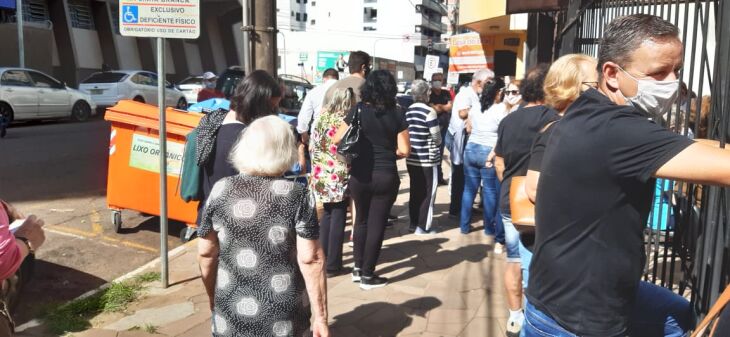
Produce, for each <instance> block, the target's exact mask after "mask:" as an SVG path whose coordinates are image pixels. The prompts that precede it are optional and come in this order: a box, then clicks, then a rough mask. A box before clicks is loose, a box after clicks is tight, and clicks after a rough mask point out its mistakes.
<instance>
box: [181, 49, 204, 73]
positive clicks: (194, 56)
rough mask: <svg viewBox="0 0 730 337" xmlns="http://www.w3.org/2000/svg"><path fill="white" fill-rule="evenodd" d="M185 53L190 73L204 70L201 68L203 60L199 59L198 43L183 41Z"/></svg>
mask: <svg viewBox="0 0 730 337" xmlns="http://www.w3.org/2000/svg"><path fill="white" fill-rule="evenodd" d="M183 46H184V48H185V55H186V56H187V61H188V69H190V75H196V74H202V73H203V72H205V71H206V70H204V69H203V62H202V61H201V60H200V49H198V44H197V43H194V42H187V41H185V42H183Z"/></svg>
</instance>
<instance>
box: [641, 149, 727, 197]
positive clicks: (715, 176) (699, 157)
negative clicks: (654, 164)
mask: <svg viewBox="0 0 730 337" xmlns="http://www.w3.org/2000/svg"><path fill="white" fill-rule="evenodd" d="M710 144H713V145H710ZM718 145H719V143H718V142H716V141H715V142H713V141H703V142H697V143H695V144H692V145H690V146H688V147H687V148H686V149H684V150H683V151H682V152H680V153H679V154H677V155H676V156H674V157H673V158H672V159H670V160H669V161H668V162H666V163H665V164H664V165H663V166H662V167H660V168H659V169H658V170H657V171H656V173H655V174H654V176H655V177H657V178H666V179H674V180H682V181H688V182H693V183H698V184H708V185H723V186H730V151H729V150H730V149H720V148H719V147H718Z"/></svg>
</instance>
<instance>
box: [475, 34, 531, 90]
mask: <svg viewBox="0 0 730 337" xmlns="http://www.w3.org/2000/svg"><path fill="white" fill-rule="evenodd" d="M481 38H482V48H484V54H485V55H486V56H487V63H488V64H489V67H490V68H491V69H494V51H495V50H509V51H511V52H514V53H516V54H517V64H516V70H515V72H516V74H515V77H516V78H518V79H519V78H522V77H524V75H525V60H524V59H523V56H524V45H525V39H527V33H526V32H515V33H509V34H497V35H481ZM507 38H519V39H520V43H519V45H517V46H505V45H504V39H507Z"/></svg>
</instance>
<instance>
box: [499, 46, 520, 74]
mask: <svg viewBox="0 0 730 337" xmlns="http://www.w3.org/2000/svg"><path fill="white" fill-rule="evenodd" d="M516 73H517V53H515V52H513V51H509V50H495V51H494V74H495V75H497V76H515V74H516Z"/></svg>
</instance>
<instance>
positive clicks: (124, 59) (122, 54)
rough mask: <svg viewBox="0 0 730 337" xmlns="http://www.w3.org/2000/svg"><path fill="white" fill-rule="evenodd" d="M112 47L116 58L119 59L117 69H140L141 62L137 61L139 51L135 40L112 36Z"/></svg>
mask: <svg viewBox="0 0 730 337" xmlns="http://www.w3.org/2000/svg"><path fill="white" fill-rule="evenodd" d="M114 45H115V46H116V49H117V58H118V59H119V69H123V70H136V69H142V62H141V61H140V59H139V50H138V49H137V39H136V38H134V37H124V36H121V35H117V34H115V35H114Z"/></svg>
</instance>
